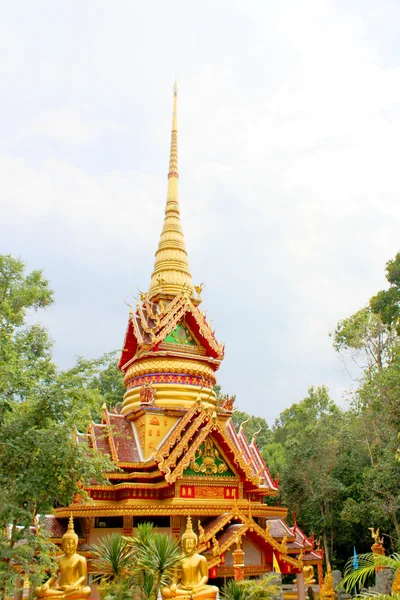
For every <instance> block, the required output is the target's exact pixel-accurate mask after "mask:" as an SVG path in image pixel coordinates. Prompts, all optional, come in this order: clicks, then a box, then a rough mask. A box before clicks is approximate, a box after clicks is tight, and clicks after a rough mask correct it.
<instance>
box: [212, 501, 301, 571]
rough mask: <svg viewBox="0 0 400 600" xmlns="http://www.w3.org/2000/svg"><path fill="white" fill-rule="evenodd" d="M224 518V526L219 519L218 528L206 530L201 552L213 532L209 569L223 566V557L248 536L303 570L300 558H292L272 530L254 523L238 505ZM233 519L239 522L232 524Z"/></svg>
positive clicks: (281, 558) (285, 546) (286, 561)
mask: <svg viewBox="0 0 400 600" xmlns="http://www.w3.org/2000/svg"><path fill="white" fill-rule="evenodd" d="M223 517H224V525H222V521H220V522H218V519H219V518H218V519H216V520H215V521H216V527H212V524H211V527H210V528H209V531H208V532H207V530H206V529H205V530H204V533H205V539H204V542H205V543H203V544H202V545H201V546H200V550H201V549H203V548H204V547H208V546H209V545H210V544H209V541H210V533H211V532H212V535H211V539H212V540H213V548H212V551H211V552H212V554H211V553H209V554H208V556H207V554H206V557H207V560H208V567H209V568H211V567H213V566H218V565H219V564H221V555H222V554H224V553H226V552H227V551H228V550H229V549H230V548H231V547H232V545H233V544H235V543H237V541H238V539H241V538H243V537H244V536H246V537H249V538H250V539H254V541H255V542H256V544H257V545H260V542H261V543H266V544H267V545H269V546H270V547H272V548H273V549H274V550H275V551H276V552H277V553H278V555H279V560H281V561H282V562H285V563H287V564H290V565H291V566H292V567H294V568H295V569H299V570H300V569H302V567H303V563H302V561H301V559H300V556H299V557H298V558H296V557H294V556H291V555H290V551H289V549H288V547H287V545H286V542H285V541H282V542H279V541H278V540H277V539H275V538H274V536H273V535H272V534H271V531H270V528H268V527H267V528H266V529H263V528H262V527H260V525H258V524H257V523H256V522H255V521H254V519H253V517H252V516H251V515H246V514H244V513H243V512H242V511H241V510H240V509H238V507H237V505H236V507H235V509H234V510H233V511H232V513H230V514H228V515H226V516H225V515H223ZM233 519H236V521H237V522H236V523H232V524H230V522H231V521H232V520H233ZM220 523H221V526H220ZM226 524H228V526H227V527H226V528H224V527H225V525H226ZM215 529H217V531H215Z"/></svg>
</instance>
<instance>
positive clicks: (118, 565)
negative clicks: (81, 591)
mask: <svg viewBox="0 0 400 600" xmlns="http://www.w3.org/2000/svg"><path fill="white" fill-rule="evenodd" d="M91 549H92V553H93V555H94V559H93V560H92V567H93V574H94V575H98V576H101V577H103V578H104V579H106V580H115V579H116V578H117V577H120V576H122V575H124V574H125V573H126V572H128V571H129V570H130V569H131V568H132V563H133V554H134V553H133V548H132V547H131V545H130V544H129V543H128V541H127V540H126V539H125V538H123V537H122V536H121V535H120V534H119V533H112V534H111V535H106V536H104V537H103V538H102V539H101V541H100V542H99V543H98V544H92V547H91Z"/></svg>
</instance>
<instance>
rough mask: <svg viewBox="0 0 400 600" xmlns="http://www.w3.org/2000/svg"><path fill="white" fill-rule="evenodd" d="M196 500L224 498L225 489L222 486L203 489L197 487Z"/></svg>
mask: <svg viewBox="0 0 400 600" xmlns="http://www.w3.org/2000/svg"><path fill="white" fill-rule="evenodd" d="M195 497H196V498H223V497H224V488H223V487H222V486H212V487H203V486H201V487H200V486H196V488H195Z"/></svg>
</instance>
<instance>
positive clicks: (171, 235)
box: [148, 83, 194, 301]
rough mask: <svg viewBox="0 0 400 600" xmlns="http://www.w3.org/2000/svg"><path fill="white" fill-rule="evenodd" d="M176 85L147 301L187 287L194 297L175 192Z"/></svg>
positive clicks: (173, 293) (176, 171) (176, 159)
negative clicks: (160, 226)
mask: <svg viewBox="0 0 400 600" xmlns="http://www.w3.org/2000/svg"><path fill="white" fill-rule="evenodd" d="M177 95H178V87H177V85H176V83H175V85H174V109H173V113H172V130H171V150H170V156H169V172H168V192H167V204H166V207H165V218H164V226H163V230H162V232H161V236H160V241H159V244H158V249H157V252H156V260H155V262H154V270H153V273H152V276H151V282H150V288H149V293H148V298H149V300H153V301H154V300H157V299H158V298H172V297H173V296H176V295H177V294H179V293H180V292H182V290H184V289H186V290H187V292H188V293H189V295H190V296H191V297H192V298H193V296H194V287H193V282H192V276H191V274H190V271H189V262H188V256H187V252H186V248H185V240H184V238H183V233H182V228H181V221H180V214H179V192H178V181H179V174H178V119H177V109H176V106H177Z"/></svg>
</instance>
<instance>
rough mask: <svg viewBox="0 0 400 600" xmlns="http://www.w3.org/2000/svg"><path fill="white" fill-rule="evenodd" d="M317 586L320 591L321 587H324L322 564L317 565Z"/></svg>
mask: <svg viewBox="0 0 400 600" xmlns="http://www.w3.org/2000/svg"><path fill="white" fill-rule="evenodd" d="M317 568H318V585H319V589H320V590H321V589H322V586H323V585H324V568H323V566H322V563H318V567H317Z"/></svg>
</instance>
